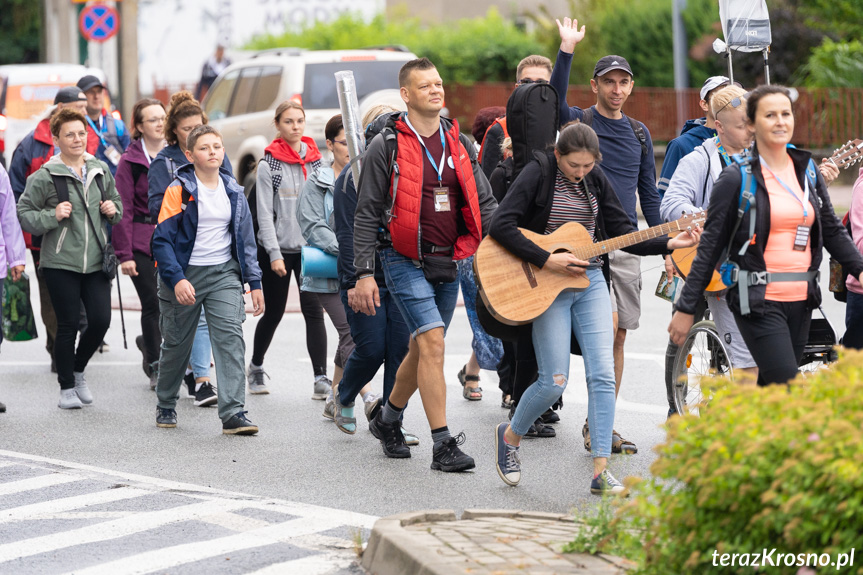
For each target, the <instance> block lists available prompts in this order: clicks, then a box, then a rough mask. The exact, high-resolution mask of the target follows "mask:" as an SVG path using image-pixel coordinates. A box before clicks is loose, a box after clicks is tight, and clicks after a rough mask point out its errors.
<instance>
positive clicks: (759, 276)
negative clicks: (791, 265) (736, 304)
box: [737, 270, 819, 315]
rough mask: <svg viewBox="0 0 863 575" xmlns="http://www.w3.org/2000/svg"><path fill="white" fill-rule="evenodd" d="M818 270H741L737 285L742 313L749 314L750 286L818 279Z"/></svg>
mask: <svg viewBox="0 0 863 575" xmlns="http://www.w3.org/2000/svg"><path fill="white" fill-rule="evenodd" d="M818 275H819V272H818V270H810V271H808V272H785V273H770V272H749V271H746V270H740V271H739V272H738V276H737V277H738V279H737V287H738V289H739V290H740V313H741V315H749V286H761V285H767V284H771V283H776V282H802V281H806V282H808V281H810V280H813V279H817V278H818Z"/></svg>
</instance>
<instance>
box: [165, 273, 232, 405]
mask: <svg viewBox="0 0 863 575" xmlns="http://www.w3.org/2000/svg"><path fill="white" fill-rule="evenodd" d="M186 279H187V280H189V282H190V283H191V284H192V286H193V287H194V288H195V303H194V304H192V305H182V304H180V303H179V302H177V298H176V296H175V295H174V290H172V289H170V288H169V287H168V286H167V284H165V282H163V281H162V280H161V278H160V279H159V311H160V313H161V317H160V318H159V327H160V329H161V330H162V355H161V357H160V358H159V382H158V385H157V386H156V395H157V397H158V398H159V404H158V405H159V407H161V408H164V409H174V408H175V406H176V405H177V400H178V399H179V397H180V386H181V385H182V382H183V375H184V374H185V372H186V366H187V365H188V364H189V356H190V355H191V353H192V343H193V342H194V340H195V332H196V331H197V327H198V319H199V318H200V316H201V306H202V305H204V304H206V305H204V313H205V315H206V318H207V324H208V325H209V326H210V342H211V343H212V346H213V359H214V360H215V363H216V380H217V382H218V388H217V393H218V396H219V418H220V419H221V420H222V421H223V422H225V421H227V420H229V419H230V418H231V417H232V416H233V415H234V414H236V413H238V412H240V411H243V406H244V405H245V402H246V375H245V370H244V365H243V363H244V361H245V355H246V342H245V341H244V340H243V321H245V319H246V308H245V303H244V302H243V284H242V283H240V282H241V280H240V265H239V264H238V263H237V261H236V260H234V259H231V260H229V261H227V262H225V263H223V264H220V265H216V266H188V267H187V268H186Z"/></svg>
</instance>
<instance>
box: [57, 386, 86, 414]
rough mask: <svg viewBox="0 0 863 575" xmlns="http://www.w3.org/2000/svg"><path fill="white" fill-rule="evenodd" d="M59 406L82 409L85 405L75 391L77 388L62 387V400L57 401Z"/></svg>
mask: <svg viewBox="0 0 863 575" xmlns="http://www.w3.org/2000/svg"><path fill="white" fill-rule="evenodd" d="M57 407H59V408H60V409H81V408H82V407H84V404H83V403H81V399H80V398H79V397H78V394H77V393H75V389H74V388H73V389H61V390H60V402H59V403H57Z"/></svg>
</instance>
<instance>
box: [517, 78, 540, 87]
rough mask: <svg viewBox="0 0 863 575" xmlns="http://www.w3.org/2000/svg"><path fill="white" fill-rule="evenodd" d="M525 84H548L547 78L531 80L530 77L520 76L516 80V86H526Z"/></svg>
mask: <svg viewBox="0 0 863 575" xmlns="http://www.w3.org/2000/svg"><path fill="white" fill-rule="evenodd" d="M527 84H548V80H543V79H539V80H533V79H531V78H522V79H521V80H519V81H518V82H516V85H517V86H526V85H527Z"/></svg>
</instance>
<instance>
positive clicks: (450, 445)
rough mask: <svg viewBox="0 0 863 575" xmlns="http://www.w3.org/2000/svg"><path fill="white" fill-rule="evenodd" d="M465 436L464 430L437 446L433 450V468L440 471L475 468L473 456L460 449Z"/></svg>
mask: <svg viewBox="0 0 863 575" xmlns="http://www.w3.org/2000/svg"><path fill="white" fill-rule="evenodd" d="M464 442H465V436H464V432H463V431H462V432H461V433H459V434H458V435H456V436H455V437H450V438H449V439H447V440H445V441H444V442H443V443H441V445H440V446H435V448H434V449H433V450H432V464H431V468H432V469H436V470H439V471H447V472H450V471H467V470H468V469H473V468H474V467H476V464H475V463H474V461H473V457H471V456H470V455H468V454H466V453H465V452H463V451H462V450H461V449H459V447H458V446H459V445H464Z"/></svg>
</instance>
